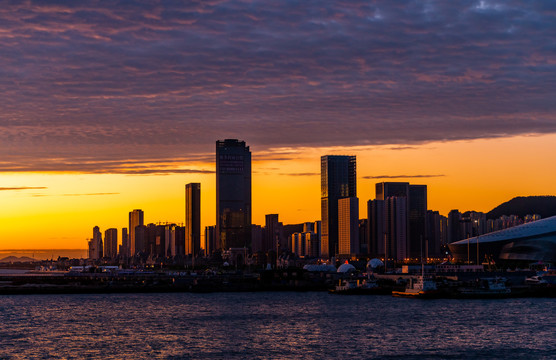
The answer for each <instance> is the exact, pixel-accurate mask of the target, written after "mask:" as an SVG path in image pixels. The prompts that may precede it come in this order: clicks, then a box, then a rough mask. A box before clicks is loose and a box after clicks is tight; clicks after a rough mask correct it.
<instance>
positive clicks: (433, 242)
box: [423, 210, 446, 258]
mask: <svg viewBox="0 0 556 360" xmlns="http://www.w3.org/2000/svg"><path fill="white" fill-rule="evenodd" d="M443 218H444V219H445V218H446V217H445V216H442V215H440V213H439V212H438V211H432V210H428V211H427V241H426V242H425V246H424V248H423V249H424V250H423V251H424V256H425V258H429V257H433V258H439V257H442V251H441V250H442V247H443V246H445V245H446V242H445V240H444V239H443V235H444V232H445V230H444V231H443V220H442V219H443Z"/></svg>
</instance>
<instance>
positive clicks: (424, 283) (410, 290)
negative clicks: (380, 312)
mask: <svg viewBox="0 0 556 360" xmlns="http://www.w3.org/2000/svg"><path fill="white" fill-rule="evenodd" d="M439 295H440V291H439V290H438V288H437V287H436V282H435V281H434V280H433V279H431V278H427V277H425V276H424V275H421V276H419V277H417V278H411V279H409V282H408V283H407V286H406V288H405V290H401V291H392V296H397V297H412V298H422V299H426V298H436V297H439Z"/></svg>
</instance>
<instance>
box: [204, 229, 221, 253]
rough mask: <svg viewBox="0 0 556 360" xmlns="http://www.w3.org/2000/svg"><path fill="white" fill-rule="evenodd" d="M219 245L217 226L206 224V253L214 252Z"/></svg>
mask: <svg viewBox="0 0 556 360" xmlns="http://www.w3.org/2000/svg"><path fill="white" fill-rule="evenodd" d="M217 248H218V246H217V245H216V226H214V225H213V226H205V241H204V246H203V249H204V250H205V255H207V256H208V255H210V254H212V253H213V252H214V251H215V250H216V249H217Z"/></svg>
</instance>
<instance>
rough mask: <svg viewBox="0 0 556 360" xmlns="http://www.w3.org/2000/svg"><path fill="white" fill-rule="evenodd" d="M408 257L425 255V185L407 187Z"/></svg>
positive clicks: (414, 257)
mask: <svg viewBox="0 0 556 360" xmlns="http://www.w3.org/2000/svg"><path fill="white" fill-rule="evenodd" d="M408 218H409V219H408V220H409V230H408V238H409V257H411V258H413V259H416V258H421V256H424V255H425V250H426V243H427V240H428V239H427V185H409V203H408Z"/></svg>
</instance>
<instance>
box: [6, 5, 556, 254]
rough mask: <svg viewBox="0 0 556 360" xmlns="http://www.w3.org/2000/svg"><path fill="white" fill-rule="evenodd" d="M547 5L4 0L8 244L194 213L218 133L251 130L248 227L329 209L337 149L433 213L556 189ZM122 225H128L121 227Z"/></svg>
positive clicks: (34, 243)
mask: <svg viewBox="0 0 556 360" xmlns="http://www.w3.org/2000/svg"><path fill="white" fill-rule="evenodd" d="M554 14H555V12H554V8H553V5H552V4H548V3H546V2H543V1H527V2H525V1H516V2H511V3H507V2H504V3H499V2H496V1H454V2H450V3H444V2H435V1H433V2H426V3H425V2H416V1H408V2H404V3H392V2H381V1H378V2H373V3H369V2H359V1H353V2H350V4H346V3H345V2H336V1H330V2H327V3H326V4H322V3H320V2H318V3H317V2H312V1H307V2H302V3H276V4H272V5H269V4H268V3H267V2H260V1H254V2H252V3H251V4H249V5H247V4H245V3H243V2H241V1H233V0H231V1H218V2H198V3H197V2H188V3H186V4H185V3H184V4H180V3H175V4H169V3H149V4H144V3H139V2H134V1H130V2H126V3H121V4H118V5H107V4H103V3H100V4H99V3H94V2H89V1H83V2H64V1H61V2H57V3H56V4H51V3H32V2H25V3H10V4H4V6H3V9H2V11H0V20H1V23H2V25H1V26H0V44H1V45H2V49H3V53H2V55H0V68H1V69H2V77H1V78H2V80H1V81H0V90H1V91H2V93H3V94H4V95H3V97H2V99H0V107H1V108H2V110H3V111H2V114H1V115H0V156H1V159H2V161H1V162H0V202H1V204H2V207H0V230H2V239H1V240H0V249H16V248H28V249H37V248H60V249H64V248H66V249H67V248H85V247H86V239H87V238H90V236H91V235H90V232H91V231H90V229H91V226H94V225H98V226H99V227H100V228H101V229H109V228H118V229H121V228H123V227H127V226H128V225H127V223H128V219H127V216H126V215H127V214H128V213H129V211H131V210H132V209H143V210H144V211H145V222H146V223H148V222H158V221H163V222H165V221H168V222H173V223H183V222H184V221H185V207H184V204H183V198H184V196H183V195H184V194H183V187H184V184H187V183H201V184H202V189H203V191H202V194H201V203H202V204H203V206H202V209H201V212H202V214H201V228H202V229H204V227H205V226H209V225H215V224H216V222H215V219H214V218H215V213H216V211H217V210H216V209H215V207H214V206H215V205H214V204H215V203H216V180H215V171H216V167H215V162H214V141H216V140H218V139H228V138H238V139H242V140H244V141H246V143H247V144H248V145H249V146H250V148H251V151H252V153H253V157H252V214H251V217H252V219H251V222H252V223H254V224H264V221H265V219H264V217H265V215H266V214H279V215H280V221H281V222H283V223H285V224H295V223H302V222H305V221H314V220H318V219H319V218H320V202H319V199H320V196H319V182H320V177H319V175H320V163H319V158H320V157H321V156H323V155H325V154H329V155H344V154H350V155H354V156H356V157H357V161H358V166H357V187H358V194H357V196H358V197H359V199H360V201H359V213H360V214H365V213H366V212H367V210H366V201H367V200H369V199H372V198H373V197H374V186H375V183H378V182H384V181H402V182H411V183H415V184H426V185H427V191H428V209H432V210H437V211H440V213H441V214H443V215H447V214H448V212H449V211H450V210H451V209H455V208H457V209H460V210H461V211H465V210H476V211H483V212H486V211H489V210H491V209H492V208H493V207H495V206H496V205H498V204H500V203H502V202H504V201H507V200H510V199H511V198H513V197H515V196H528V195H554V194H556V183H554V181H553V179H554V178H556V169H554V167H552V166H549V164H551V162H552V159H551V154H552V153H553V151H554V149H555V145H554V144H556V116H555V115H556V106H555V105H554V101H553V98H554V94H555V93H556V87H555V85H554V84H556V82H555V81H554V77H555V74H556V71H555V70H556V68H555V66H556V65H555V64H556V55H555V52H554V47H553V39H554V38H555V37H556V26H555V25H554V24H556V21H554ZM118 238H120V236H118Z"/></svg>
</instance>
